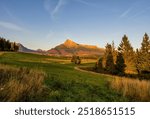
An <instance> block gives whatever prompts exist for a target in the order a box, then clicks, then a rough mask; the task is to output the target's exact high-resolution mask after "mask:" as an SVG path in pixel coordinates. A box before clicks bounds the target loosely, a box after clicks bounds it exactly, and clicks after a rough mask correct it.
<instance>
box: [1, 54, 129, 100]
mask: <svg viewBox="0 0 150 119" xmlns="http://www.w3.org/2000/svg"><path fill="white" fill-rule="evenodd" d="M0 54H1V55H0V64H2V65H0V66H4V65H6V66H9V67H13V68H15V69H17V68H20V67H23V68H27V69H29V70H32V71H33V70H36V71H38V70H39V71H42V72H44V73H45V76H44V83H43V86H44V87H45V89H44V91H42V92H41V94H40V95H37V96H36V97H35V98H33V99H28V98H27V99H26V100H25V101H55V102H57V101H63V102H64V101H65V102H66V101H67V102H68V101H69V102H70V101H71V102H72V101H78V102H79V101H80V102H83V101H89V102H91V101H131V100H129V99H128V98H126V97H125V96H123V95H121V93H120V92H118V91H116V92H115V91H113V90H112V89H110V88H109V87H108V84H107V83H108V80H113V79H112V78H111V77H109V76H104V75H95V74H91V73H87V72H81V71H78V70H75V69H74V67H75V66H76V65H75V64H73V63H70V60H67V59H64V58H60V57H52V56H43V55H36V54H27V53H14V52H5V53H0ZM92 62H93V61H92ZM83 63H84V62H83ZM91 64H93V63H90V60H89V62H86V63H84V64H83V65H84V66H85V65H91ZM93 65H94V64H93ZM18 75H19V74H18ZM27 78H29V80H30V78H31V76H30V75H29V77H27ZM37 81H38V79H37ZM32 83H35V84H36V80H34V82H32ZM40 86H41V85H40ZM5 90H7V89H5V88H4V89H3V90H0V95H2V94H3V92H4V91H5ZM16 90H19V87H18V89H16ZM36 90H37V91H38V89H36ZM39 90H40V89H39ZM6 92H7V91H6ZM7 93H8V92H7ZM14 94H15V91H14ZM0 98H2V96H1V97H0ZM1 100H2V99H1ZM5 101H14V100H5ZM15 101H24V99H22V98H20V99H18V100H15Z"/></svg>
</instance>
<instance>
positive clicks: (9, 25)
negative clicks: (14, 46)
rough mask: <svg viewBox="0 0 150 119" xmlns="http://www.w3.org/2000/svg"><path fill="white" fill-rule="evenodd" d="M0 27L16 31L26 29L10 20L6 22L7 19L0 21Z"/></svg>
mask: <svg viewBox="0 0 150 119" xmlns="http://www.w3.org/2000/svg"><path fill="white" fill-rule="evenodd" d="M0 27H3V28H6V29H10V30H14V31H24V29H23V28H21V27H20V26H18V25H16V24H13V23H10V22H5V21H0Z"/></svg>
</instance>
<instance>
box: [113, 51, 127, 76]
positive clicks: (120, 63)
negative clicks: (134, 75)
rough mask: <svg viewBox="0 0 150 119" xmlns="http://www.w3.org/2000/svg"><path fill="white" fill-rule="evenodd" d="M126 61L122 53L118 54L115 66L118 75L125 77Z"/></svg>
mask: <svg viewBox="0 0 150 119" xmlns="http://www.w3.org/2000/svg"><path fill="white" fill-rule="evenodd" d="M125 67H126V65H125V61H124V58H123V54H122V53H121V52H118V55H117V60H116V65H115V71H116V73H117V74H118V75H124V74H125Z"/></svg>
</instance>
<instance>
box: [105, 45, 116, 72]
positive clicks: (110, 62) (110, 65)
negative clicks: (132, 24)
mask: <svg viewBox="0 0 150 119" xmlns="http://www.w3.org/2000/svg"><path fill="white" fill-rule="evenodd" d="M106 54H107V55H106V66H105V68H106V71H107V72H108V73H111V74H113V73H114V69H115V65H114V59H113V54H112V46H111V45H110V44H107V45H106Z"/></svg>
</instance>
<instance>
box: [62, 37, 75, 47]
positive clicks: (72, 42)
mask: <svg viewBox="0 0 150 119" xmlns="http://www.w3.org/2000/svg"><path fill="white" fill-rule="evenodd" d="M64 45H65V46H66V47H76V46H77V45H78V44H77V43H75V42H74V41H72V40H71V39H67V40H66V41H65V42H64Z"/></svg>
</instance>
